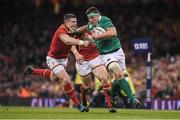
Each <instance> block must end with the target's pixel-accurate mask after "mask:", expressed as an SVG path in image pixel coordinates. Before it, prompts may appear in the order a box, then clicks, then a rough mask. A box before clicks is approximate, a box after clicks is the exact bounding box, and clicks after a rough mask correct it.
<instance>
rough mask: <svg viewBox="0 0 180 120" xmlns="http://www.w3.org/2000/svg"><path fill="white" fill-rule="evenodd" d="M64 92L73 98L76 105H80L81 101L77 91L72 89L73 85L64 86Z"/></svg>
mask: <svg viewBox="0 0 180 120" xmlns="http://www.w3.org/2000/svg"><path fill="white" fill-rule="evenodd" d="M64 92H65V93H66V94H67V95H68V96H69V97H70V98H71V100H72V101H73V103H74V104H75V105H79V104H80V102H79V99H78V98H77V94H76V91H75V90H74V88H73V87H72V85H71V83H65V84H64Z"/></svg>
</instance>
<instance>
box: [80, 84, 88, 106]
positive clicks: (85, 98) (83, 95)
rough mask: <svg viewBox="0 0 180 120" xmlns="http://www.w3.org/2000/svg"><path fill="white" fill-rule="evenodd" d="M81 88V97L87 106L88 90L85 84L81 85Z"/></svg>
mask: <svg viewBox="0 0 180 120" xmlns="http://www.w3.org/2000/svg"><path fill="white" fill-rule="evenodd" d="M80 89H81V99H82V102H83V105H84V106H87V97H86V93H87V90H86V89H85V88H84V87H83V86H81V87H80Z"/></svg>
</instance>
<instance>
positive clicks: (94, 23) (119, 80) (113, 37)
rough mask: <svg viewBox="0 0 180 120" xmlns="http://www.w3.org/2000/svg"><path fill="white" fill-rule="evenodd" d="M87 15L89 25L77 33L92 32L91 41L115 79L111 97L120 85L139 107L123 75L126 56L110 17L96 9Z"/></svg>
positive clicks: (91, 8) (88, 10)
mask: <svg viewBox="0 0 180 120" xmlns="http://www.w3.org/2000/svg"><path fill="white" fill-rule="evenodd" d="M86 15H87V18H88V20H89V22H88V24H87V25H84V26H82V27H80V28H79V29H77V32H84V31H91V32H92V39H91V40H94V42H95V44H96V47H97V48H98V51H99V53H100V56H101V58H102V60H103V61H104V62H105V66H106V67H107V70H108V71H109V72H110V73H112V74H113V75H114V77H115V82H114V83H113V84H112V87H111V91H110V95H111V96H112V97H113V95H114V93H115V92H117V89H115V87H114V86H115V85H118V86H119V87H120V88H121V90H123V91H124V92H125V94H126V95H127V96H128V97H129V98H130V101H131V102H132V103H133V104H135V105H136V106H139V105H140V102H139V100H138V99H137V98H136V97H135V96H133V94H132V91H131V88H130V85H129V83H128V82H127V80H126V79H125V76H124V74H123V71H124V70H126V65H125V55H124V52H123V50H122V48H121V43H120V40H119V38H118V37H117V31H116V28H115V27H114V25H113V23H112V21H111V20H110V19H109V18H108V17H106V16H102V15H101V13H100V12H99V10H98V9H97V8H96V7H90V8H89V9H87V11H86Z"/></svg>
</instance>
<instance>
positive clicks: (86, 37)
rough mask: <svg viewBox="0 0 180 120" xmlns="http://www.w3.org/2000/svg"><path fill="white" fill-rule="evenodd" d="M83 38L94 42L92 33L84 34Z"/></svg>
mask: <svg viewBox="0 0 180 120" xmlns="http://www.w3.org/2000/svg"><path fill="white" fill-rule="evenodd" d="M83 40H88V41H90V42H94V39H93V37H92V35H88V34H84V37H83Z"/></svg>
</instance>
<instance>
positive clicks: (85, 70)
mask: <svg viewBox="0 0 180 120" xmlns="http://www.w3.org/2000/svg"><path fill="white" fill-rule="evenodd" d="M76 69H77V72H78V73H79V75H80V76H87V75H88V74H90V73H91V66H90V64H89V61H84V62H83V64H77V63H76Z"/></svg>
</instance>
